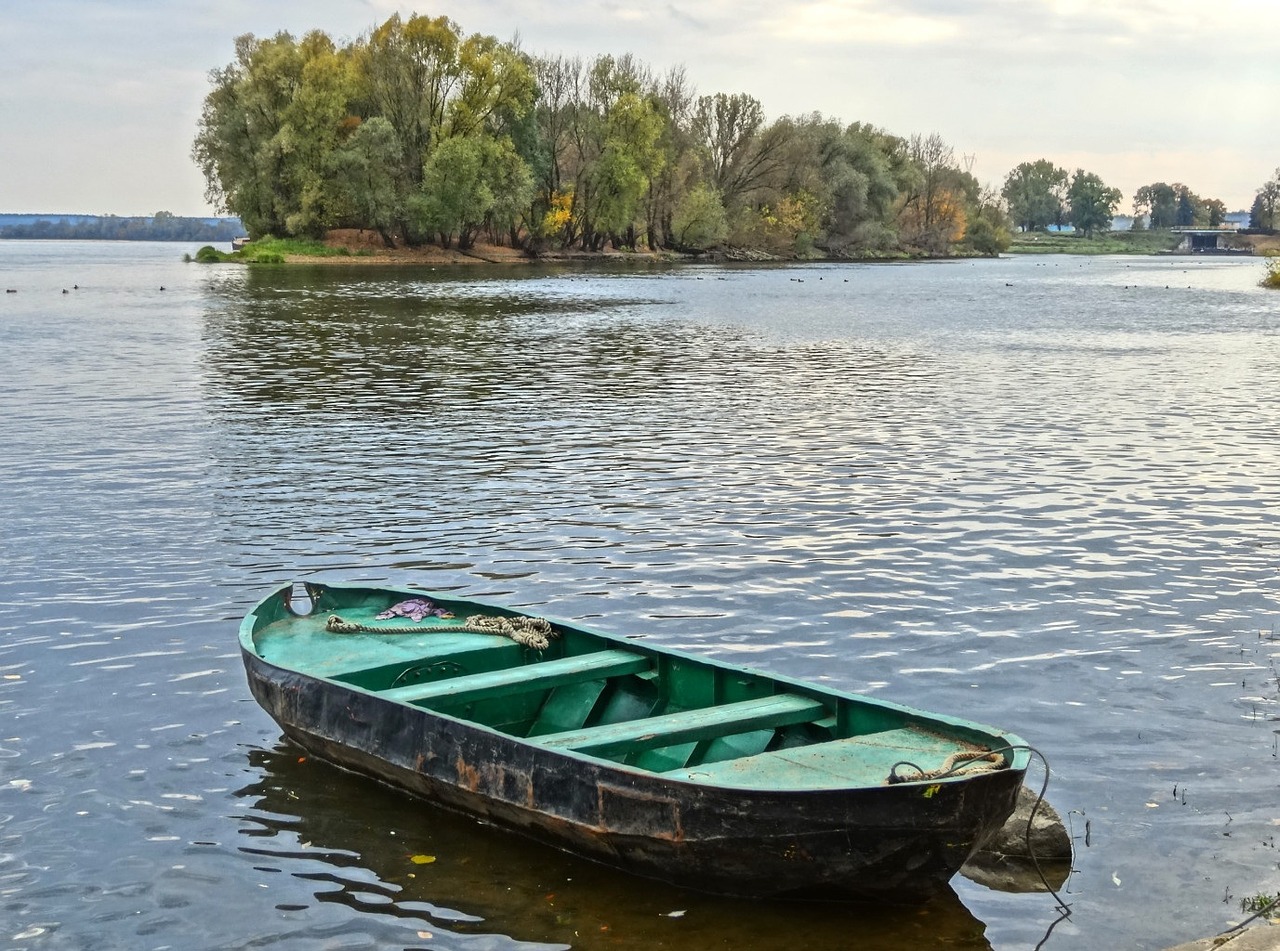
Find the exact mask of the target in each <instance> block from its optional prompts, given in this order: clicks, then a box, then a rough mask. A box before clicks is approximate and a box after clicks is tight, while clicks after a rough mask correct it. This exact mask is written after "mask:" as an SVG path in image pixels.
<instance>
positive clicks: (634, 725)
mask: <svg viewBox="0 0 1280 951" xmlns="http://www.w3.org/2000/svg"><path fill="white" fill-rule="evenodd" d="M826 713H827V710H826V707H824V706H823V704H822V703H821V702H820V701H818V700H813V699H810V698H809V697H801V696H799V695H796V694H777V695H775V696H772V697H760V698H758V699H756V700H741V701H739V702H737V703H726V704H723V705H721V706H715V707H704V708H700V709H697V710H682V711H680V712H678V713H664V714H660V715H659V716H656V717H644V718H643V719H639V720H625V721H622V722H621V723H606V724H602V725H600V726H593V727H584V728H583V729H581V730H569V731H566V732H564V733H552V734H549V735H547V736H540V737H536V738H535V739H536V742H538V743H541V744H543V745H544V746H553V747H556V748H557V749H566V750H575V751H576V752H579V753H590V754H594V755H608V754H609V753H610V752H615V751H618V750H626V751H635V750H646V749H657V748H658V747H663V746H674V745H675V744H677V743H689V742H696V741H699V740H707V739H712V738H714V737H717V736H727V735H728V734H730V733H746V732H748V731H750V730H759V729H765V728H777V727H782V726H791V725H793V724H796V723H807V722H809V721H810V720H815V719H817V718H819V717H822V716H825V715H826Z"/></svg>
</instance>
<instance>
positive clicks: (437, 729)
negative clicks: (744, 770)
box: [242, 649, 1024, 901]
mask: <svg viewBox="0 0 1280 951" xmlns="http://www.w3.org/2000/svg"><path fill="white" fill-rule="evenodd" d="M242 655H243V658H244V662H245V667H246V671H247V674H248V681H249V684H250V687H251V690H252V692H253V695H254V697H255V698H256V699H257V701H258V702H259V703H260V704H261V705H262V707H263V708H264V709H265V710H266V711H267V713H268V714H269V715H270V716H271V717H272V718H273V719H274V720H275V721H276V722H277V723H278V724H279V725H280V728H281V729H282V730H283V731H284V733H285V734H286V735H287V736H288V737H289V738H290V739H291V740H292V741H293V742H295V743H297V744H298V745H299V746H301V747H302V748H303V749H305V750H307V751H308V752H310V753H311V754H313V755H315V756H318V757H320V758H322V759H324V760H327V761H329V762H332V763H334V764H337V765H339V766H342V767H344V768H347V769H350V770H353V771H355V772H358V773H362V774H365V775H367V776H370V777H373V778H375V779H378V780H381V781H383V782H386V783H389V784H392V785H394V786H397V787H400V788H402V789H405V790H408V791H410V792H412V793H415V794H417V795H420V796H423V797H425V798H427V799H430V800H432V801H434V802H436V803H438V804H440V805H442V806H444V807H446V808H449V809H452V810H455V811H459V812H462V813H466V814H469V815H473V816H475V817H477V818H479V819H482V820H485V821H488V822H491V823H493V824H495V825H497V826H499V827H502V828H505V829H508V830H511V831H513V832H516V833H519V834H522V835H525V836H528V837H530V838H533V839H536V840H539V841H541V842H544V843H546V844H548V845H551V846H554V847H557V848H561V849H565V850H568V851H572V852H574V853H576V854H579V855H582V856H584V857H587V858H590V859H594V860H596V861H599V862H602V863H604V864H607V865H610V866H613V867H615V868H618V869H622V870H624V871H627V872H630V873H633V874H637V875H641V876H645V877H650V878H656V879H660V880H663V881H667V882H672V883H675V884H679V885H685V886H689V887H693V888H697V889H700V890H704V891H711V892H716V893H721V894H730V895H741V896H753V897H784V896H785V897H798V896H812V897H840V898H847V899H874V900H890V901H916V900H921V899H924V898H927V897H928V896H930V895H931V894H933V893H935V892H937V891H939V890H940V889H943V888H944V887H945V886H946V883H947V882H948V881H949V879H951V877H952V876H953V875H954V874H955V873H956V872H957V871H958V870H959V868H960V866H961V865H963V864H964V862H965V861H966V859H968V857H969V856H970V854H972V852H973V851H974V850H975V849H977V847H978V846H979V845H980V844H981V842H982V841H983V840H984V839H985V838H986V837H987V836H988V835H990V834H991V833H993V832H994V831H995V830H996V829H998V828H999V827H1000V826H1001V825H1002V824H1003V823H1004V821H1005V820H1006V819H1007V817H1008V816H1009V814H1010V813H1011V812H1012V810H1013V808H1014V805H1015V802H1016V798H1017V794H1018V788H1019V787H1020V785H1021V783H1022V779H1023V773H1024V770H1023V769H1014V768H1006V769H1002V770H998V771H993V772H987V773H980V774H975V775H972V776H965V777H963V779H959V778H955V777H953V778H951V779H949V780H947V781H942V782H937V783H917V782H912V783H902V784H898V785H880V786H862V787H856V788H842V789H807V790H771V789H746V788H734V787H726V786H719V785H711V784H705V783H694V782H688V781H681V780H676V779H671V778H670V777H664V776H663V775H661V774H656V773H650V772H646V771H644V770H638V769H635V768H630V767H626V766H623V765H620V764H616V763H612V762H610V761H606V760H599V759H595V758H592V757H572V756H566V755H565V754H564V753H562V752H559V751H556V750H554V749H548V748H545V747H543V746H540V745H538V744H532V743H529V742H526V741H524V740H522V739H520V738H518V737H513V736H508V735H505V734H503V733H500V732H497V731H494V730H491V729H488V728H485V727H483V726H478V725H476V724H473V723H470V722H467V721H465V720H461V719H457V718H454V717H451V716H448V715H445V714H441V713H438V712H435V711H432V710H429V709H426V708H423V707H417V706H413V705H408V704H404V703H397V702H394V701H391V700H387V699H384V698H381V697H379V696H377V695H376V694H370V693H368V692H366V691H363V690H360V689H355V688H352V687H350V686H347V685H344V684H341V683H335V682H333V681H331V680H327V679H323V678H319V677H313V676H309V675H307V674H303V673H299V672H297V671H295V670H291V669H287V668H284V667H280V666H277V665H275V664H273V663H270V662H269V661H266V660H264V659H263V658H261V657H259V656H257V655H256V654H254V653H253V652H252V651H250V650H247V649H246V650H244V651H242Z"/></svg>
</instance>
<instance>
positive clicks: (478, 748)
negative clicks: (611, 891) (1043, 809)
mask: <svg viewBox="0 0 1280 951" xmlns="http://www.w3.org/2000/svg"><path fill="white" fill-rule="evenodd" d="M306 589H307V594H308V597H309V598H310V601H311V610H310V612H309V613H307V614H305V615H300V614H298V613H295V612H294V611H293V610H292V608H291V601H292V591H293V588H292V586H290V585H286V586H284V587H281V588H279V589H277V590H276V591H275V592H273V593H272V594H271V595H269V596H268V597H267V598H266V599H265V600H263V601H262V602H261V603H260V604H259V605H258V606H257V607H255V608H254V610H253V611H252V612H251V613H250V614H249V616H248V617H246V618H245V620H244V622H243V624H242V625H241V629H240V645H241V652H242V655H243V657H244V661H245V666H246V670H247V672H248V676H249V683H250V686H251V689H252V690H253V693H254V696H255V697H256V698H257V700H258V701H259V703H261V704H262V705H263V707H264V708H265V709H266V710H267V712H268V713H270V714H271V715H272V717H274V718H275V719H276V721H277V722H278V723H279V724H280V725H281V727H282V728H283V729H284V731H285V733H286V734H287V735H288V736H289V737H290V738H292V739H293V740H294V741H295V742H297V743H299V744H300V745H301V746H303V747H304V748H306V749H308V750H310V751H312V752H314V753H315V754H317V755H319V756H321V757H323V758H325V759H328V760H331V761H333V762H335V763H338V764H340V765H343V766H346V767H348V768H351V769H354V770H356V771H358V772H362V773H366V774H369V775H371V776H375V777H378V778H380V779H383V780H386V781H388V782H391V783H393V784H395V785H399V786H402V787H404V788H406V789H408V790H410V791H412V792H416V793H419V794H422V795H425V796H428V797H430V798H432V799H435V800H437V801H439V802H440V803H442V804H444V805H446V806H449V807H451V808H454V809H457V810H460V811H463V812H466V813H470V814H472V815H475V816H478V817H481V818H484V819H487V820H490V821H492V822H494V823H495V824H497V825H500V826H503V827H505V828H508V829H512V830H515V831H518V832H521V833H524V834H526V835H528V836H531V837H533V838H535V839H539V840H542V841H544V842H548V843H550V844H553V845H556V846H559V847H561V848H565V849H568V850H571V851H574V852H577V853H579V854H581V855H583V856H586V857H588V858H592V859H596V860H599V861H602V862H605V863H607V864H610V865H614V866H616V867H618V868H621V869H624V870H627V871H631V872H635V873H638V874H641V875H646V876H649V877H653V878H658V879H662V880H665V881H669V882H672V883H676V884H683V885H689V886H692V887H696V888H700V889H704V890H709V891H715V892H723V893H727V894H740V895H786V894H795V893H808V894H812V893H824V894H833V895H839V896H847V897H863V898H865V897H873V896H888V897H894V898H911V897H919V896H925V895H928V894H931V893H933V892H936V891H938V890H940V889H941V888H942V887H943V886H944V885H945V883H946V882H947V881H948V880H949V879H950V878H951V876H952V875H953V874H954V873H955V872H956V870H957V869H959V867H960V866H961V865H962V864H963V863H964V861H965V859H967V858H968V857H969V854H970V853H971V852H972V851H973V850H974V849H975V848H976V847H977V846H978V845H979V843H980V842H981V841H982V839H983V838H984V837H985V836H986V835H987V834H989V833H990V832H992V831H993V830H995V829H997V828H999V827H1000V825H1001V824H1002V823H1003V822H1004V820H1005V819H1006V818H1007V817H1008V815H1009V813H1010V812H1011V811H1012V809H1013V807H1014V803H1015V799H1016V796H1017V792H1018V788H1019V787H1020V785H1021V783H1022V778H1023V774H1024V772H1025V770H1026V766H1027V753H1026V751H1025V747H1024V746H1023V744H1022V741H1021V740H1019V739H1018V738H1017V737H1014V736H1011V735H1009V734H1006V733H1001V732H999V731H996V730H992V729H990V728H987V727H982V726H980V725H978V724H975V723H970V722H968V721H963V720H958V719H954V718H951V717H943V716H937V715H933V714H927V713H923V712H921V711H917V710H912V709H909V708H906V707H901V706H897V705H894V704H890V703H886V702H883V701H878V700H873V699H870V698H866V697H859V696H855V695H851V694H845V693H840V692H837V691H834V690H830V689H827V688H823V687H818V686H815V685H813V684H806V683H800V682H797V681H792V680H789V679H786V678H782V677H777V676H771V675H767V674H764V673H761V672H758V671H751V670H746V669H744V668H740V667H735V666H730V665H727V664H722V663H718V662H715V661H712V660H708V659H703V658H696V657H692V656H689V655H686V654H682V653H678V652H676V651H671V650H666V649H663V648H659V647H652V646H648V645H644V646H642V645H640V644H637V643H636V642H635V641H634V640H630V639H626V638H620V637H614V636H609V635H604V634H600V633H596V632H592V631H588V630H585V629H583V628H580V627H577V626H572V625H568V624H564V623H556V624H554V625H551V626H550V635H551V637H550V639H549V640H541V642H540V639H541V638H542V637H543V635H542V634H541V633H540V632H539V630H538V625H537V624H535V623H533V622H532V620H531V619H523V618H521V616H520V615H518V614H515V613H514V612H512V611H510V610H508V609H505V608H499V607H495V606H492V605H487V604H480V603H477V602H469V601H460V600H450V599H439V598H435V599H434V605H433V606H434V607H435V608H436V610H437V611H445V612H448V613H449V615H450V616H448V617H437V616H433V615H427V616H422V610H420V608H421V605H420V604H418V605H414V604H413V602H415V601H421V599H424V597H425V596H424V595H423V594H422V593H421V592H414V591H407V590H385V589H376V588H365V587H358V586H329V585H320V584H308V585H307V586H306ZM403 604H409V605H411V607H412V609H408V608H400V610H401V611H402V613H406V614H412V615H413V616H415V617H418V618H419V619H418V620H409V619H408V618H405V617H393V618H390V619H379V618H377V615H378V614H380V613H382V614H384V615H385V614H386V612H387V609H389V608H393V606H398V605H403ZM338 615H340V617H339V616H338ZM464 617H465V618H466V620H465V621H463V620H462V619H463V618H464ZM545 623H546V622H543V624H545ZM502 626H505V627H506V628H507V631H506V636H504V635H503V634H501V633H479V632H477V631H488V630H491V629H493V628H495V627H502ZM464 627H465V628H470V629H469V630H463V629H462V628H464ZM522 642H523V643H522Z"/></svg>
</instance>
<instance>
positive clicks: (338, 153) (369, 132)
mask: <svg viewBox="0 0 1280 951" xmlns="http://www.w3.org/2000/svg"><path fill="white" fill-rule="evenodd" d="M327 162H328V168H329V172H330V175H331V176H332V177H333V179H334V180H335V181H336V182H337V183H338V185H337V189H336V190H337V195H338V198H339V200H340V201H342V202H344V203H345V207H346V209H347V215H348V217H349V218H350V219H351V221H352V222H353V223H354V224H356V225H357V226H358V227H362V228H372V229H374V230H375V231H377V232H378V234H379V235H381V236H382V241H383V243H384V244H385V245H386V246H387V247H389V248H390V247H394V246H395V241H394V240H393V238H392V232H393V231H394V229H395V228H396V226H397V223H398V222H400V221H401V220H403V218H404V209H403V207H402V193H403V188H402V183H401V182H400V181H399V176H400V174H401V166H400V142H399V139H398V137H397V136H396V130H395V129H394V128H393V127H392V125H391V123H390V122H388V121H387V120H386V119H385V118H383V117H382V116H374V117H373V118H372V119H369V120H368V121H367V122H364V123H362V124H361V125H360V127H359V128H358V129H357V130H356V132H355V134H354V135H352V136H351V138H349V139H348V140H347V141H346V142H345V143H344V144H343V145H342V146H341V147H340V148H338V149H336V150H334V151H333V152H332V153H331V154H330V155H329V157H328V160H327Z"/></svg>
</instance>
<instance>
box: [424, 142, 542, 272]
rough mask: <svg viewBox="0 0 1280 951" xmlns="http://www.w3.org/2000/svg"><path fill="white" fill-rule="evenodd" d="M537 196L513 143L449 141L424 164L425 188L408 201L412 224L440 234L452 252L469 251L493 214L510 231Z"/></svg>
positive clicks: (531, 179)
mask: <svg viewBox="0 0 1280 951" xmlns="http://www.w3.org/2000/svg"><path fill="white" fill-rule="evenodd" d="M532 192H533V177H532V175H531V174H530V173H529V170H528V167H527V166H525V165H524V163H523V161H522V160H521V159H520V157H519V156H518V155H516V152H515V148H514V147H513V146H512V144H511V141H510V140H509V139H504V140H497V139H493V138H490V137H488V136H465V137H464V136H454V137H453V138H449V139H445V140H444V141H443V142H441V143H440V144H439V145H438V146H437V147H436V148H435V149H434V150H433V151H432V153H431V156H430V157H429V158H428V159H427V161H426V162H425V163H424V166H423V171H422V184H421V186H420V189H419V192H418V194H416V195H414V196H413V197H412V198H411V199H410V202H409V218H410V221H411V224H412V225H413V226H414V227H415V228H416V229H417V230H418V231H420V232H422V233H424V234H435V235H436V236H437V237H438V238H439V240H440V244H441V245H442V246H444V247H446V248H447V247H450V246H451V245H452V244H453V238H454V235H455V234H456V235H457V238H458V247H459V248H461V249H462V250H464V251H465V250H467V249H468V248H470V247H471V246H472V245H473V244H474V243H475V239H476V235H477V234H478V233H479V232H480V229H481V228H482V227H484V226H485V225H486V224H491V223H492V219H493V217H494V215H498V216H499V217H501V218H502V219H503V220H502V221H501V222H499V223H498V225H499V227H505V226H506V224H507V220H508V219H509V218H510V216H512V215H513V214H515V213H516V209H518V208H521V207H523V206H525V205H526V204H527V202H528V200H529V197H530V196H531V195H532Z"/></svg>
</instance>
